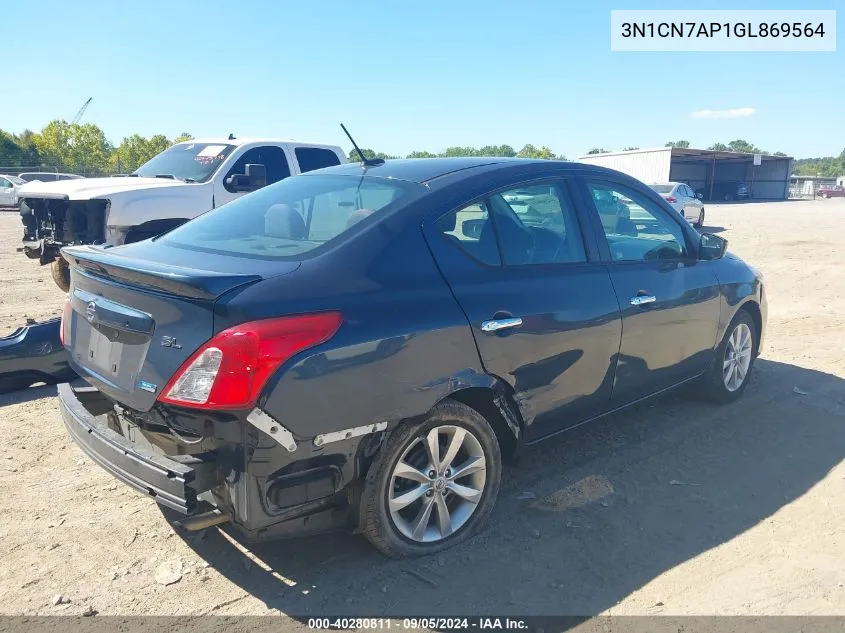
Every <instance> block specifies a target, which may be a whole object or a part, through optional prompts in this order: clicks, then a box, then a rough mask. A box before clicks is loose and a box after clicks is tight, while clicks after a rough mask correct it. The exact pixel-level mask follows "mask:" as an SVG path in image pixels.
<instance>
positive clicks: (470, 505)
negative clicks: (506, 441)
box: [361, 400, 502, 558]
mask: <svg viewBox="0 0 845 633" xmlns="http://www.w3.org/2000/svg"><path fill="white" fill-rule="evenodd" d="M501 478H502V456H501V453H500V451H499V443H498V441H497V440H496V435H495V433H494V432H493V429H492V428H491V427H490V424H489V423H488V422H487V420H485V419H484V417H483V416H482V415H481V414H479V413H478V412H477V411H475V410H474V409H471V408H470V407H468V406H466V405H464V404H461V403H459V402H455V401H452V400H445V401H443V402H441V403H440V404H438V405H437V406H435V407H434V408H433V409H432V410H431V411H430V412H429V414H428V415H427V416H426V418H425V419H424V421H422V422H414V423H406V424H404V425H402V426H400V427H399V428H397V429H396V430H395V431H394V432H393V433H392V434H391V435H390V437H389V438H388V439H387V442H386V443H385V445H384V447H383V448H382V450H381V451H380V453H379V455H378V457H377V458H376V460H375V462H373V464H372V466H371V467H370V470H369V472H368V473H367V478H366V481H365V483H364V492H363V496H362V498H361V529H362V532H363V533H364V536H366V537H367V539H369V541H370V542H371V543H372V544H373V545H375V546H376V547H377V548H378V549H379V550H381V551H382V552H384V553H385V554H387V555H388V556H393V557H397V558H399V557H405V556H424V555H428V554H433V553H435V552H439V551H441V550H444V549H446V548H448V547H452V546H453V545H456V544H458V543H460V542H461V541H465V540H466V539H468V538H470V537H471V536H472V535H473V534H475V533H476V532H477V531H478V529H479V528H480V527H481V525H482V524H483V523H484V521H485V519H486V518H487V517H488V516H489V514H490V512H491V511H492V510H493V505H494V504H495V502H496V495H497V494H498V492H499V484H500V482H501Z"/></svg>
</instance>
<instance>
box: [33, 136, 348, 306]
mask: <svg viewBox="0 0 845 633" xmlns="http://www.w3.org/2000/svg"><path fill="white" fill-rule="evenodd" d="M344 162H346V157H345V155H344V153H343V150H341V148H340V147H337V146H334V145H320V144H314V143H302V142H298V141H288V140H278V139H247V138H242V139H236V138H234V137H232V136H231V135H230V137H229V138H227V139H218V138H211V139H195V140H191V141H186V142H184V143H177V144H175V145H173V146H172V147H170V148H168V149H166V150H165V151H163V152H162V153H161V154H159V155H157V156H155V157H154V158H152V159H151V160H150V161H148V162H147V163H145V164H144V165H142V166H141V167H139V168H138V169H137V170H136V171H135V172H133V173H132V174H131V175H129V176H122V177H112V178H83V179H78V180H63V181H58V182H32V183H29V184H26V185H23V186H21V187H20V188H19V189H18V191H17V198H18V200H19V209H20V213H21V220H22V221H23V224H24V238H23V241H24V248H23V251H24V253H25V254H26V256H27V257H29V258H31V259H37V260H39V261H40V262H41V264H42V265H44V264H51V265H52V274H53V279H54V280H55V282H56V284H57V285H58V286H59V287H60V288H61V289H62V290H64V291H67V289H68V287H69V285H70V274H69V270H68V265H67V262H66V261H65V260H64V259H63V258H62V257H61V256H60V255H59V251H60V250H61V248H62V247H63V246H68V245H70V244H106V245H111V246H119V245H120V244H129V243H131V242H138V241H140V240H143V239H147V238H150V237H155V236H156V235H160V234H162V233H165V232H167V231H169V230H171V229H173V228H175V227H177V226H179V225H180V224H182V223H183V222H187V221H188V220H190V219H192V218H195V217H197V216H198V215H200V214H202V213H205V212H206V211H208V210H210V209H213V208H215V207H219V206H220V205H222V204H226V203H227V202H229V201H230V200H234V199H235V198H238V197H240V196H242V195H244V194H245V193H248V192H250V191H255V190H257V189H260V188H261V187H264V186H266V185H270V184H273V183H274V182H278V181H279V180H282V179H283V178H287V177H288V176H291V175H296V174H301V173H304V172H307V171H312V170H314V169H320V168H322V167H329V166H331V165H339V164H340V163H344Z"/></svg>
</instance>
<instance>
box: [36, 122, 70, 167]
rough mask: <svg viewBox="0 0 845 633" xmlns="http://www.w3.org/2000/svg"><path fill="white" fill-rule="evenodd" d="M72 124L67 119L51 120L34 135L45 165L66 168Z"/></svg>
mask: <svg viewBox="0 0 845 633" xmlns="http://www.w3.org/2000/svg"><path fill="white" fill-rule="evenodd" d="M69 127H70V125H69V124H68V122H67V121H60V120H55V121H50V122H49V123H48V124H47V125H45V126H44V128H43V129H42V130H41V131H40V132H38V133H36V134H35V135H33V138H32V141H33V143H34V144H35V147H36V149H37V150H38V154H39V155H40V156H41V160H42V162H43V163H44V164H45V165H48V166H49V167H52V168H55V169H65V168H66V167H67V165H66V163H65V161H66V160H67V158H68V154H69V148H68V138H69V131H68V128H69Z"/></svg>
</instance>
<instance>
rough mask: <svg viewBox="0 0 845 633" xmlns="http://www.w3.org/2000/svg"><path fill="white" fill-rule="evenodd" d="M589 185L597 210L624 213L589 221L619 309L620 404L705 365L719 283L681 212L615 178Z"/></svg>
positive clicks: (712, 336)
mask: <svg viewBox="0 0 845 633" xmlns="http://www.w3.org/2000/svg"><path fill="white" fill-rule="evenodd" d="M587 188H588V195H589V197H590V199H592V200H594V207H595V210H596V212H597V213H598V215H602V214H604V215H610V214H614V213H615V214H618V215H620V216H622V217H623V218H624V217H627V218H628V221H627V222H622V221H621V220H620V221H619V222H618V223H614V222H613V221H611V220H610V219H606V218H602V221H601V222H594V224H595V225H596V226H597V227H601V228H600V229H599V230H600V231H601V235H600V237H601V238H602V239H604V240H605V244H604V245H603V246H604V247H605V248H604V251H605V257H606V258H607V260H608V269H609V271H610V277H611V280H612V282H613V286H614V289H615V291H616V295H617V297H618V299H619V305H620V308H621V311H622V343H621V346H620V350H619V360H618V363H617V369H616V378H615V380H614V386H613V401H614V404H616V405H621V404H624V403H626V402H630V401H632V400H636V399H638V398H641V397H644V396H646V395H649V394H651V393H654V392H656V391H659V390H661V389H665V388H666V387H669V386H672V385H674V384H676V383H679V382H681V381H683V380H685V379H687V378H690V377H693V376H695V375H697V374H700V373H702V372H703V371H704V370H705V369H706V368H707V366H708V363H709V362H710V360H711V359H712V351H713V348H714V346H715V344H716V331H717V327H718V320H719V285H718V281H717V278H716V275H715V274H714V272H713V270H712V266H711V262H700V261H697V260H696V259H694V258H693V257H691V251H692V247H693V245H692V244H689V243H688V242H689V240H688V239H687V237H686V234H685V231H684V229H683V228H682V227H681V226H680V224H679V220H680V219H679V218H677V219H676V218H675V217H673V216H671V215H670V214H669V213H667V212H665V211H664V210H663V209H662V208H661V207H660V206H659V205H658V204H657V203H655V202H653V201H652V200H650V199H649V198H648V196H646V195H645V194H644V193H643V192H637V191H635V190H633V189H631V188H628V187H627V186H625V185H622V184H619V183H615V182H612V181H595V182H588V183H587ZM614 226H617V228H614ZM619 226H622V228H618V227H619ZM622 229H624V230H622Z"/></svg>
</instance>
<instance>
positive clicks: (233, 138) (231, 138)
mask: <svg viewBox="0 0 845 633" xmlns="http://www.w3.org/2000/svg"><path fill="white" fill-rule="evenodd" d="M226 140H228V141H234V140H235V135H234V134H232V133H231V132H229V138H228V139H226Z"/></svg>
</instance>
